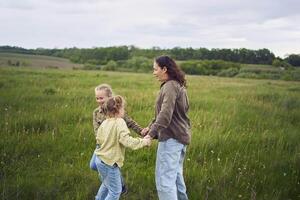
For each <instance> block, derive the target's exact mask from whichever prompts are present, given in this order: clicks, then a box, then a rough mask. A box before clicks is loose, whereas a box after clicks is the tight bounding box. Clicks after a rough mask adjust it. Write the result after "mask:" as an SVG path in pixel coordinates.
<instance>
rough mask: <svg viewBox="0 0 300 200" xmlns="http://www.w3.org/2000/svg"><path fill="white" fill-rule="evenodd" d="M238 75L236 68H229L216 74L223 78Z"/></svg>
mask: <svg viewBox="0 0 300 200" xmlns="http://www.w3.org/2000/svg"><path fill="white" fill-rule="evenodd" d="M238 73H239V70H238V69H237V68H229V69H225V70H222V71H221V72H219V73H218V76H223V77H234V76H235V75H237V74H238Z"/></svg>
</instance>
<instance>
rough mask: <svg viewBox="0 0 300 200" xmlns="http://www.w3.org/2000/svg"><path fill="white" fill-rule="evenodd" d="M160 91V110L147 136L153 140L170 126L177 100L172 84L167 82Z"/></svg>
mask: <svg viewBox="0 0 300 200" xmlns="http://www.w3.org/2000/svg"><path fill="white" fill-rule="evenodd" d="M162 89H163V91H162V104H161V108H160V111H159V113H158V114H157V116H156V119H155V122H154V123H153V124H152V125H151V129H150V131H149V135H150V136H151V137H153V138H155V137H157V135H158V133H159V131H160V130H161V129H163V128H167V127H168V126H169V125H170V123H171V119H172V116H173V112H174V108H175V104H176V100H177V93H178V91H177V88H176V87H175V86H174V85H173V84H172V83H169V82H167V83H166V84H165V85H164V87H163V88H162Z"/></svg>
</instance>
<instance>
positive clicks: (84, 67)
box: [73, 64, 100, 70]
mask: <svg viewBox="0 0 300 200" xmlns="http://www.w3.org/2000/svg"><path fill="white" fill-rule="evenodd" d="M73 69H74V68H73ZM82 69H83V70H99V69H100V66H96V65H93V64H85V65H84V66H83V68H82Z"/></svg>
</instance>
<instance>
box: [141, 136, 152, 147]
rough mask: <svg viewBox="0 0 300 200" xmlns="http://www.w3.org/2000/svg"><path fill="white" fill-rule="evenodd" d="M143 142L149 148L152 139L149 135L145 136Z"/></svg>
mask: <svg viewBox="0 0 300 200" xmlns="http://www.w3.org/2000/svg"><path fill="white" fill-rule="evenodd" d="M143 140H144V141H146V144H147V146H148V147H150V145H151V141H152V138H151V137H150V135H146V136H145V137H144V138H143Z"/></svg>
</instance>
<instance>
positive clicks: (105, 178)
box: [95, 156, 122, 200]
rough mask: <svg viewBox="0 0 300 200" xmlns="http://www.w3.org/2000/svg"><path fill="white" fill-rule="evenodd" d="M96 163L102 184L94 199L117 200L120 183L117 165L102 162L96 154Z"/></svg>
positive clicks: (119, 193)
mask: <svg viewBox="0 0 300 200" xmlns="http://www.w3.org/2000/svg"><path fill="white" fill-rule="evenodd" d="M95 161H96V165H97V169H98V171H99V174H101V175H100V176H101V181H102V184H101V186H100V188H99V190H98V193H97V195H96V198H95V199H96V200H117V199H119V198H120V195H121V190H122V184H121V173H120V168H119V167H118V166H109V165H107V164H105V163H103V162H102V161H101V160H100V159H99V158H98V156H96V159H95Z"/></svg>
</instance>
